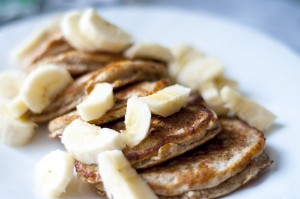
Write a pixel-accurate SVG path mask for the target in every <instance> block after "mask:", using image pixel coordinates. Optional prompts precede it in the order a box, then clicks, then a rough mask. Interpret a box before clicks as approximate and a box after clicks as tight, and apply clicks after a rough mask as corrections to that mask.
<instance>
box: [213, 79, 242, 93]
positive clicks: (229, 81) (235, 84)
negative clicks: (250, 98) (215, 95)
mask: <svg viewBox="0 0 300 199" xmlns="http://www.w3.org/2000/svg"><path fill="white" fill-rule="evenodd" d="M214 83H215V85H216V87H217V88H218V89H219V90H221V89H222V88H223V87H224V86H230V87H231V88H234V89H238V87H239V83H238V82H237V81H235V80H233V79H230V78H228V77H225V76H224V75H221V76H218V77H217V78H215V79H214Z"/></svg>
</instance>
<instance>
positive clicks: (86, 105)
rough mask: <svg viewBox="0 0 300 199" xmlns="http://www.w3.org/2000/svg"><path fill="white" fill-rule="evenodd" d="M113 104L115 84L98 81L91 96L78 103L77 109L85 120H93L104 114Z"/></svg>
mask: <svg viewBox="0 0 300 199" xmlns="http://www.w3.org/2000/svg"><path fill="white" fill-rule="evenodd" d="M113 105H114V96H113V86H112V85H111V84H108V83H98V84H96V85H95V87H94V89H93V90H92V91H91V93H90V94H89V96H88V97H87V98H86V99H85V100H84V101H83V102H81V103H80V104H79V105H77V111H78V114H79V115H80V117H81V118H82V119H83V120H85V121H91V120H94V119H97V118H100V117H101V116H103V115H104V114H105V112H106V111H108V110H109V109H111V108H112V107H113Z"/></svg>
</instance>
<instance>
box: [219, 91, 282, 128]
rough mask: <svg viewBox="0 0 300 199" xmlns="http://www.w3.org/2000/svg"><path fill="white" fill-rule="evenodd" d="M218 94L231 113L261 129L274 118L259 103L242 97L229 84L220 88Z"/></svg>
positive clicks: (267, 125)
mask: <svg viewBox="0 0 300 199" xmlns="http://www.w3.org/2000/svg"><path fill="white" fill-rule="evenodd" d="M220 94H221V97H222V99H223V100H224V102H225V103H227V106H228V107H229V108H230V110H231V111H232V112H233V113H235V114H236V115H237V116H239V117H240V118H241V119H243V120H245V121H246V122H247V123H248V124H249V125H251V126H253V127H256V128H257V129H259V130H261V131H265V130H267V129H268V128H269V127H270V126H271V124H272V123H273V122H274V120H275V119H276V116H275V115H274V114H273V113H271V112H270V111H268V110H267V109H265V108H264V107H262V106H261V105H259V104H257V103H255V102H253V101H251V100H248V99H246V98H244V97H242V96H241V95H240V94H239V93H238V92H237V91H235V90H234V89H232V88H231V87H229V86H225V87H224V88H222V90H221V91H220Z"/></svg>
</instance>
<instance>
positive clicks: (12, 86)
mask: <svg viewBox="0 0 300 199" xmlns="http://www.w3.org/2000/svg"><path fill="white" fill-rule="evenodd" d="M25 77H26V74H25V73H23V72H21V71H17V70H10V71H5V72H2V73H0V98H2V99H3V100H11V99H13V98H14V97H16V96H17V95H18V94H19V92H20V88H21V86H22V84H23V82H24V80H25Z"/></svg>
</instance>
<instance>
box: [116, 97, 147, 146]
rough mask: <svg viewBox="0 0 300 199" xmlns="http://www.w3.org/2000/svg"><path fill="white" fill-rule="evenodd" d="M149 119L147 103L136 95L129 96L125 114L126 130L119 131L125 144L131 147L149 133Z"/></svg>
mask: <svg viewBox="0 0 300 199" xmlns="http://www.w3.org/2000/svg"><path fill="white" fill-rule="evenodd" d="M150 121H151V112H150V109H149V107H148V105H147V104H146V103H145V102H144V101H142V100H140V99H139V98H138V97H137V96H133V97H131V98H129V99H128V101H127V108H126V115H125V126H126V130H125V131H122V133H121V135H122V139H123V140H124V142H125V143H126V145H128V146H129V147H133V146H135V145H138V144H139V143H140V142H141V141H143V140H144V139H145V138H146V137H147V135H148V134H149V128H150Z"/></svg>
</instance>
